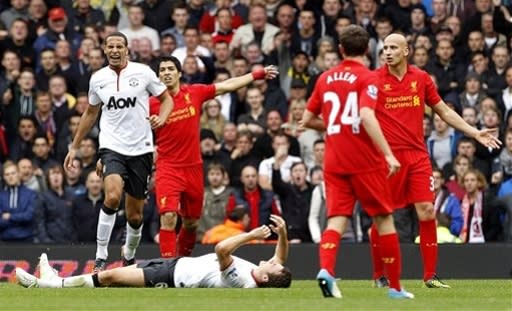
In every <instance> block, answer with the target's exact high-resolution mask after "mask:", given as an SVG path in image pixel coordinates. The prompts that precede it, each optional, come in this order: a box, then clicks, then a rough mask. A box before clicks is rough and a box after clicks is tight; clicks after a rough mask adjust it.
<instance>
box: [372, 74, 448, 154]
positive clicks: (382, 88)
mask: <svg viewBox="0 0 512 311" xmlns="http://www.w3.org/2000/svg"><path fill="white" fill-rule="evenodd" d="M376 72H377V79H378V83H377V84H378V88H379V98H378V101H377V108H376V115H377V119H379V123H380V125H381V127H382V131H383V132H384V136H386V139H387V140H388V142H389V145H390V146H391V149H393V150H398V149H416V150H423V151H425V152H426V151H427V149H426V146H425V142H424V140H423V114H424V113H425V104H427V105H429V106H431V107H432V106H435V105H436V104H438V103H439V102H440V101H441V97H440V96H439V94H438V92H437V89H436V86H435V85H434V81H432V78H430V76H429V75H428V73H426V72H425V71H423V70H421V69H419V68H416V67H414V66H411V65H408V66H407V73H406V74H405V75H404V77H403V79H402V81H399V80H398V79H397V78H396V77H395V76H393V75H391V74H390V73H389V71H388V67H387V65H384V66H382V67H381V68H379V69H377V70H376Z"/></svg>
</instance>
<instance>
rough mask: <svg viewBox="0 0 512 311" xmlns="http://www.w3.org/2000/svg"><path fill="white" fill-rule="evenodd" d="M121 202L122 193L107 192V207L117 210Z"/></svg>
mask: <svg viewBox="0 0 512 311" xmlns="http://www.w3.org/2000/svg"><path fill="white" fill-rule="evenodd" d="M120 201H121V193H120V192H117V191H115V190H114V191H105V206H106V207H108V208H111V209H115V210H117V208H118V207H119V203H120Z"/></svg>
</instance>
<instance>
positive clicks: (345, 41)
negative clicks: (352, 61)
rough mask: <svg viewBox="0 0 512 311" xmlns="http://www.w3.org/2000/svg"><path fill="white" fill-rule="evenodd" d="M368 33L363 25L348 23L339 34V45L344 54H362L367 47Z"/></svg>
mask: <svg viewBox="0 0 512 311" xmlns="http://www.w3.org/2000/svg"><path fill="white" fill-rule="evenodd" d="M369 40H370V35H369V34H368V32H367V31H366V30H364V28H363V27H361V26H357V25H349V26H347V27H345V28H344V29H343V31H342V32H341V34H340V45H341V47H342V48H343V52H344V54H345V55H346V56H362V55H364V54H365V53H366V50H367V49H368V41H369Z"/></svg>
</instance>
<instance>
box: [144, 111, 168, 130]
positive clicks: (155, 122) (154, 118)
mask: <svg viewBox="0 0 512 311" xmlns="http://www.w3.org/2000/svg"><path fill="white" fill-rule="evenodd" d="M147 119H148V120H149V123H150V124H151V128H152V129H156V128H159V127H161V126H163V125H164V124H165V121H164V120H162V119H160V117H159V116H158V115H156V114H153V115H150V116H149V118H147Z"/></svg>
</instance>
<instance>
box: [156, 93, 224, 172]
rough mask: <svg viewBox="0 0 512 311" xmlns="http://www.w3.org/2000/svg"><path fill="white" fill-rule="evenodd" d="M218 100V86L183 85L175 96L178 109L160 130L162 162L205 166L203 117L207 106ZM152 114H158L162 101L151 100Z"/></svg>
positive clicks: (175, 109) (158, 147)
mask: <svg viewBox="0 0 512 311" xmlns="http://www.w3.org/2000/svg"><path fill="white" fill-rule="evenodd" d="M214 97H215V85H213V84H211V85H206V84H191V85H181V86H180V90H179V92H178V94H176V95H175V96H173V97H172V99H173V100H174V109H173V110H172V112H171V114H170V115H169V118H167V121H166V122H165V125H164V126H162V127H161V128H159V129H157V130H156V145H157V151H158V161H165V162H166V165H170V166H175V167H183V166H189V165H194V164H199V163H202V161H201V150H200V148H199V118H200V116H201V107H202V105H203V103H204V102H205V101H207V100H209V99H212V98H214ZM149 103H150V114H151V115H153V114H158V113H159V111H160V101H159V100H158V98H156V97H151V98H150V102H149Z"/></svg>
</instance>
